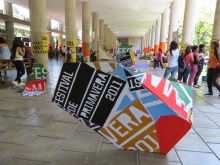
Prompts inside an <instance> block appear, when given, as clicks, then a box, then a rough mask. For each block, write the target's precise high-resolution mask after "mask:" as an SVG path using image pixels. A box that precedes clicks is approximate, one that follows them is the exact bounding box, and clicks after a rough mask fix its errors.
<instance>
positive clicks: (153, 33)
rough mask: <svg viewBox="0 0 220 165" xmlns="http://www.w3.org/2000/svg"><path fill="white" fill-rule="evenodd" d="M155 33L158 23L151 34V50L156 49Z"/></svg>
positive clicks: (154, 25)
mask: <svg viewBox="0 0 220 165" xmlns="http://www.w3.org/2000/svg"><path fill="white" fill-rule="evenodd" d="M155 32H156V22H154V24H153V26H152V33H151V49H154V42H155V36H156V35H155Z"/></svg>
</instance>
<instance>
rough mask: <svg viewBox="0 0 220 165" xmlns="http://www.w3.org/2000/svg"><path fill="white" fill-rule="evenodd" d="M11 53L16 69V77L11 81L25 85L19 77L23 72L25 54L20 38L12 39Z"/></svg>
mask: <svg viewBox="0 0 220 165" xmlns="http://www.w3.org/2000/svg"><path fill="white" fill-rule="evenodd" d="M12 53H13V55H14V65H15V67H16V70H17V77H16V79H15V80H14V81H12V83H13V84H14V85H16V86H22V85H25V83H23V82H21V77H22V76H23V75H24V74H25V68H24V62H23V57H24V55H25V48H24V43H23V42H22V41H21V40H18V39H15V40H14V41H13V46H12Z"/></svg>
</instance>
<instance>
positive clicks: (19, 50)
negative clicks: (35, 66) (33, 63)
mask: <svg viewBox="0 0 220 165" xmlns="http://www.w3.org/2000/svg"><path fill="white" fill-rule="evenodd" d="M17 50H18V53H19V55H21V56H23V57H24V55H25V48H24V47H23V48H20V47H18V48H17Z"/></svg>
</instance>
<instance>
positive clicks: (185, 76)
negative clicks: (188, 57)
mask: <svg viewBox="0 0 220 165" xmlns="http://www.w3.org/2000/svg"><path fill="white" fill-rule="evenodd" d="M190 71H191V67H190V66H188V65H187V66H186V68H185V70H184V72H178V80H179V81H182V79H183V82H184V83H185V84H186V82H187V79H188V76H189V73H190Z"/></svg>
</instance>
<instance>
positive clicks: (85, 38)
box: [82, 2, 91, 62]
mask: <svg viewBox="0 0 220 165" xmlns="http://www.w3.org/2000/svg"><path fill="white" fill-rule="evenodd" d="M90 42H91V38H90V3H89V2H82V51H83V55H84V56H86V57H87V61H88V62H90Z"/></svg>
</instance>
